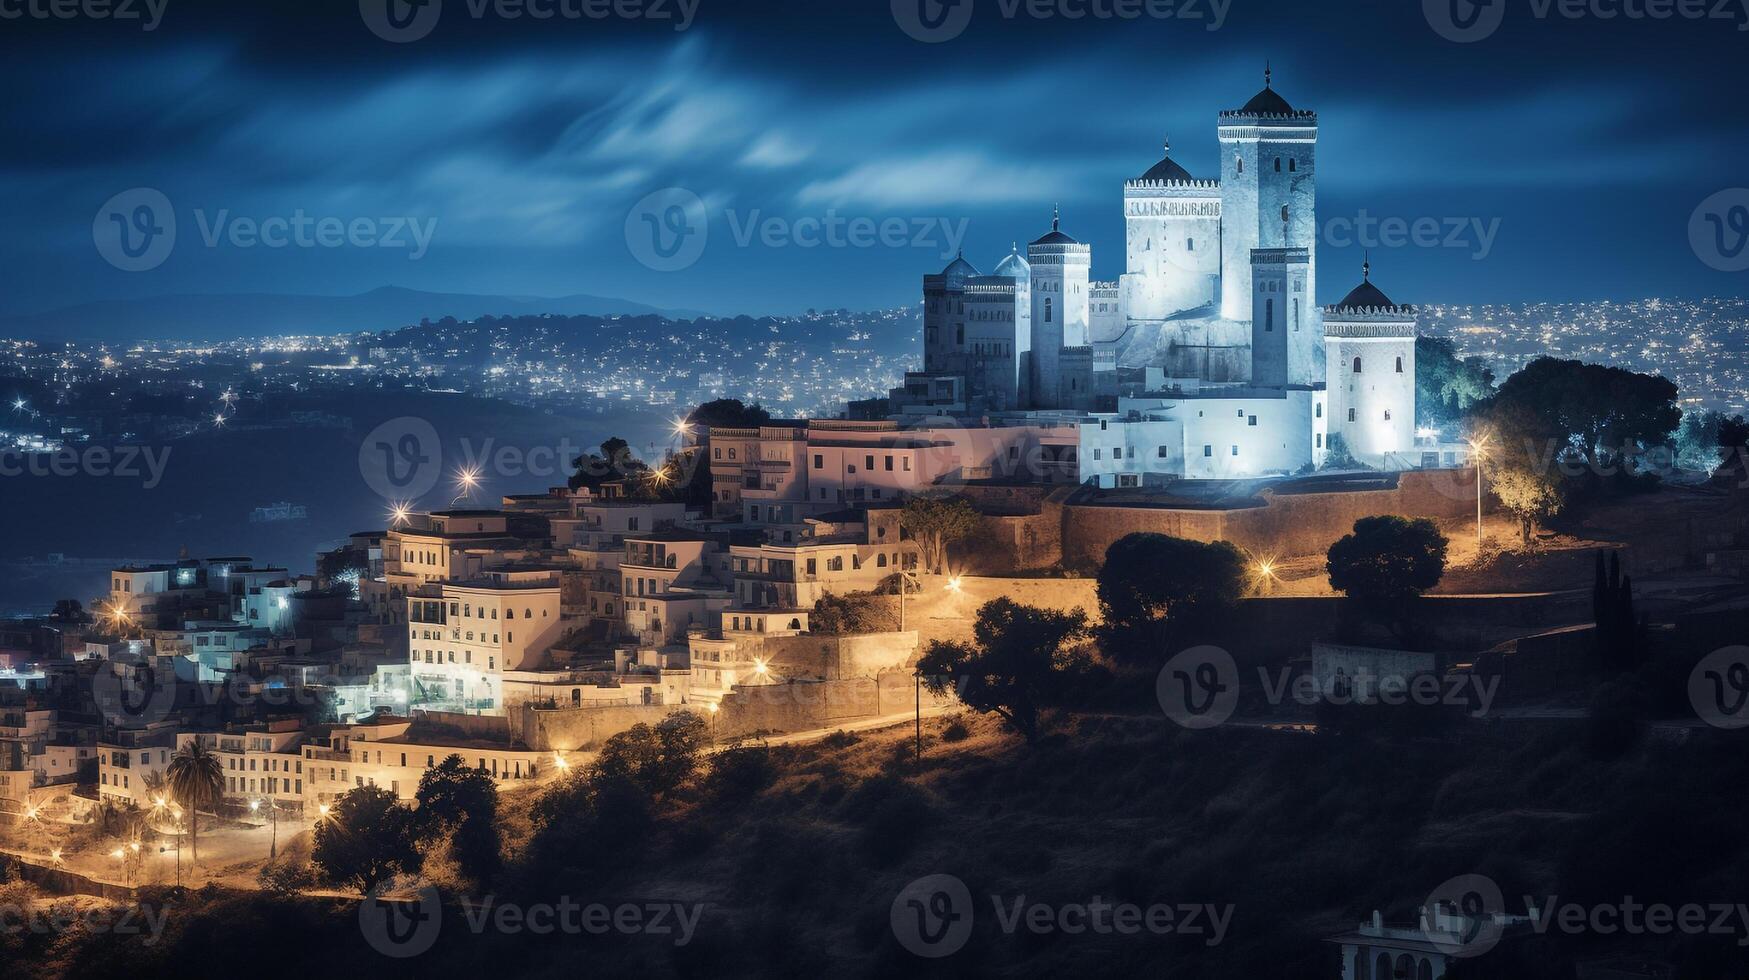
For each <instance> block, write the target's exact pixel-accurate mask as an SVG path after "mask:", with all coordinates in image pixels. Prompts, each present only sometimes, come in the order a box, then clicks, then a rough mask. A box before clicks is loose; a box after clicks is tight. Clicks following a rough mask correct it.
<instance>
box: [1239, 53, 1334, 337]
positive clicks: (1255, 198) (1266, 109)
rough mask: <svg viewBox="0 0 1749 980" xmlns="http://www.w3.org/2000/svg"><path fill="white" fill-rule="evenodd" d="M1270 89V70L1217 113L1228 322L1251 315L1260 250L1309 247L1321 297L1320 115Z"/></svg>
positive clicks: (1313, 289) (1309, 270)
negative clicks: (1236, 104)
mask: <svg viewBox="0 0 1749 980" xmlns="http://www.w3.org/2000/svg"><path fill="white" fill-rule="evenodd" d="M1272 86H1273V72H1272V71H1270V70H1269V69H1265V70H1264V73H1263V91H1261V92H1259V93H1257V95H1256V96H1255V97H1254V98H1252V99H1251V101H1250V102H1247V103H1246V104H1245V107H1244V108H1242V109H1235V110H1230V111H1226V112H1222V113H1221V115H1220V143H1221V178H1220V180H1221V316H1222V317H1224V318H1226V319H1228V320H1239V321H1248V320H1251V319H1252V314H1251V308H1250V302H1251V298H1252V296H1254V295H1255V293H1256V291H1255V289H1253V288H1252V284H1251V252H1252V251H1253V250H1255V249H1259V248H1297V249H1304V250H1305V251H1306V253H1307V256H1308V263H1307V267H1306V277H1307V284H1306V292H1307V295H1308V296H1316V295H1317V278H1318V260H1317V237H1318V220H1317V202H1318V195H1317V191H1318V183H1317V149H1318V114H1317V113H1315V112H1310V111H1304V110H1299V109H1295V108H1294V107H1293V106H1292V105H1289V104H1288V101H1287V100H1286V99H1284V98H1282V97H1281V96H1280V95H1279V94H1277V93H1276V91H1275V89H1274V88H1273V87H1272ZM1316 349H1317V346H1316V345H1313V347H1312V351H1314V352H1315V351H1316ZM1311 359H1313V360H1315V359H1316V357H1315V353H1314V354H1313V355H1311Z"/></svg>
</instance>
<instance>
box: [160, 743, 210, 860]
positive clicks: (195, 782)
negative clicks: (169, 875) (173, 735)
mask: <svg viewBox="0 0 1749 980" xmlns="http://www.w3.org/2000/svg"><path fill="white" fill-rule="evenodd" d="M165 780H166V782H167V783H168V784H169V786H170V793H171V795H172V796H173V797H174V798H175V799H176V801H177V802H178V803H181V804H182V808H183V809H184V810H187V811H188V847H189V853H190V855H191V857H190V860H191V861H193V862H195V863H198V862H199V861H200V810H201V807H206V808H208V809H211V808H212V805H213V804H214V803H217V802H218V800H219V797H220V796H222V795H223V794H224V791H225V767H224V766H222V765H220V764H219V757H218V756H216V755H214V754H213V752H212V750H211V749H209V748H207V747H206V743H204V742H202V741H201V740H200V739H198V738H197V739H195V740H194V741H192V742H190V743H188V745H186V746H184V747H183V748H182V749H181V750H180V751H178V752H177V753H176V754H175V755H173V756H171V757H170V765H169V767H168V768H167V769H166V770H165Z"/></svg>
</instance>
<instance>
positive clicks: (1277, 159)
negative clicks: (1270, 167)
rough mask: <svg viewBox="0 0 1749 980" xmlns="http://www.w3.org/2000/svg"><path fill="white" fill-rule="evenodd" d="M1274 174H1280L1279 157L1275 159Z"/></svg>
mask: <svg viewBox="0 0 1749 980" xmlns="http://www.w3.org/2000/svg"><path fill="white" fill-rule="evenodd" d="M1275 172H1276V173H1281V157H1276V158H1275Z"/></svg>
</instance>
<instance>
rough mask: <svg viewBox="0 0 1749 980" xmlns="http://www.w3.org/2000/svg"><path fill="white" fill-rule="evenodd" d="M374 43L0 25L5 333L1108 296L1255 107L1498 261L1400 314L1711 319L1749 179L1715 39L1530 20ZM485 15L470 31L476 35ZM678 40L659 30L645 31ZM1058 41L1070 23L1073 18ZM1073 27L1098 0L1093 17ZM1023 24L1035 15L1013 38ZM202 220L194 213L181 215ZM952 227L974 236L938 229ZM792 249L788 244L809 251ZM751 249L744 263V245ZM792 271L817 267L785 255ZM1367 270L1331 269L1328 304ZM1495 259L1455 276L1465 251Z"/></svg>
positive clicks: (832, 20)
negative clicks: (275, 244) (151, 225)
mask: <svg viewBox="0 0 1749 980" xmlns="http://www.w3.org/2000/svg"><path fill="white" fill-rule="evenodd" d="M443 2H444V11H443V15H442V19H441V20H440V21H439V22H438V25H437V27H436V28H435V29H434V30H433V31H432V32H431V33H430V35H429V36H428V37H425V38H424V39H422V40H419V41H417V42H415V43H409V44H401V45H396V44H389V43H386V42H384V41H382V40H381V39H379V38H377V37H376V36H374V35H373V34H371V33H370V32H369V31H368V30H367V29H366V28H365V27H364V25H363V22H362V21H361V19H360V18H359V16H358V12H357V5H356V4H355V3H351V2H340V0H336V2H333V3H296V2H287V3H281V4H266V5H245V4H219V3H200V2H194V0H169V6H168V8H167V9H166V12H165V17H164V21H163V23H162V24H160V25H159V26H158V28H157V29H156V30H153V31H151V32H149V33H147V32H143V31H140V30H138V29H132V28H129V27H128V26H126V25H124V24H121V23H116V22H98V21H75V22H61V21H39V20H29V19H25V20H0V45H3V46H4V50H5V52H6V57H5V59H4V60H3V62H0V81H4V82H5V84H6V87H7V91H8V92H9V93H13V94H14V95H15V97H14V98H11V99H9V100H7V101H6V102H5V103H4V104H3V105H0V126H4V127H5V129H6V131H7V132H8V133H9V134H10V135H11V137H12V138H10V139H8V140H6V141H4V142H0V175H3V178H4V180H3V188H4V189H3V190H0V201H3V202H4V204H5V214H6V215H7V221H6V223H5V225H4V226H3V227H0V262H3V263H4V266H5V268H7V269H8V271H9V273H11V274H10V275H9V276H8V277H7V283H8V289H7V291H6V292H5V293H4V294H0V308H5V309H11V310H26V309H39V308H44V307H50V306H59V305H65V304H70V303H75V302H81V301H85V300H88V299H94V298H103V297H111V296H127V295H142V294H152V293H166V292H183V291H196V292H233V291H238V292H240V291H262V290H274V291H296V292H326V293H339V292H353V291H362V290H365V289H369V288H371V287H374V286H377V285H381V284H384V283H394V284H399V285H407V286H413V287H418V288H428V289H443V290H456V291H481V292H487V291H490V292H520V293H537V294H554V295H556V294H564V293H574V292H592V293H597V294H619V295H625V296H627V297H629V298H633V299H639V300H643V301H647V302H652V303H656V304H659V305H664V306H671V307H687V308H697V309H710V310H718V311H731V310H733V311H743V310H745V311H755V312H757V311H767V310H780V311H788V310H797V309H802V308H806V307H809V306H840V305H847V306H853V307H862V306H884V305H894V304H899V303H909V302H914V301H915V300H916V298H917V292H918V276H920V275H921V274H922V273H923V272H926V271H933V270H935V269H937V268H939V267H940V266H941V265H942V264H944V260H943V252H944V249H946V248H947V246H949V245H952V244H958V238H957V229H960V228H962V227H963V229H964V233H965V237H964V245H965V248H966V250H967V254H968V256H969V257H971V258H972V259H973V260H974V261H975V262H978V263H979V264H990V263H993V262H994V260H995V259H996V258H997V257H998V256H999V255H1001V254H1003V253H1005V252H1006V251H1007V248H1008V246H1009V243H1010V242H1011V241H1014V240H1020V241H1022V242H1024V241H1025V240H1027V239H1028V238H1030V237H1033V236H1035V235H1036V233H1037V232H1038V231H1039V230H1040V229H1042V228H1043V227H1044V225H1045V223H1046V222H1047V221H1048V220H1049V213H1050V208H1051V207H1052V206H1053V205H1054V204H1058V203H1060V204H1061V205H1062V206H1063V210H1064V220H1065V224H1066V227H1068V228H1069V229H1070V230H1072V231H1073V232H1074V233H1075V234H1077V235H1078V236H1079V237H1082V238H1083V239H1085V240H1089V241H1091V242H1093V244H1094V249H1095V251H1094V256H1095V274H1096V275H1097V276H1099V277H1101V278H1115V277H1116V276H1117V275H1118V274H1119V273H1120V272H1121V271H1122V269H1121V262H1122V256H1121V248H1122V239H1121V231H1122V225H1121V215H1120V213H1119V200H1120V192H1121V183H1122V181H1123V180H1124V179H1125V178H1126V177H1130V176H1135V175H1137V174H1139V173H1140V172H1141V171H1142V170H1144V169H1146V168H1147V167H1148V166H1150V165H1151V164H1152V163H1153V162H1154V161H1155V160H1156V159H1158V157H1159V153H1160V150H1159V146H1160V143H1161V140H1162V138H1163V137H1164V136H1165V135H1166V134H1167V133H1170V134H1171V138H1172V143H1173V156H1174V157H1175V158H1176V159H1178V160H1179V161H1180V162H1181V163H1183V164H1184V165H1185V166H1187V167H1189V168H1190V169H1191V170H1192V171H1193V172H1197V173H1210V172H1212V171H1213V170H1214V169H1215V166H1216V148H1215V134H1214V127H1215V119H1216V113H1217V112H1218V111H1219V110H1220V109H1223V108H1231V107H1234V106H1236V105H1238V104H1240V103H1242V102H1243V101H1244V100H1245V99H1247V98H1249V97H1250V95H1251V94H1253V93H1254V92H1255V91H1256V89H1257V88H1258V87H1259V86H1260V84H1261V80H1262V79H1261V75H1262V66H1263V64H1264V62H1265V61H1266V60H1267V61H1269V62H1271V63H1272V64H1273V66H1274V69H1275V78H1276V88H1277V89H1278V90H1279V91H1281V92H1282V93H1283V94H1284V95H1286V96H1287V97H1288V98H1289V99H1291V100H1292V101H1294V102H1295V104H1296V105H1300V106H1303V107H1308V108H1315V109H1317V110H1319V111H1320V113H1321V124H1322V143H1321V146H1320V154H1321V156H1320V161H1321V167H1320V183H1321V187H1320V195H1321V200H1320V212H1321V218H1323V219H1324V221H1325V222H1326V223H1327V224H1328V223H1330V222H1332V221H1352V222H1355V223H1357V224H1363V223H1364V221H1365V220H1366V219H1367V218H1369V217H1370V218H1374V219H1378V220H1387V219H1396V220H1398V221H1401V222H1403V223H1406V224H1408V223H1415V222H1422V223H1425V222H1427V221H1430V220H1431V221H1436V222H1439V223H1440V224H1441V226H1442V227H1444V226H1447V225H1450V224H1452V223H1456V222H1465V223H1469V224H1467V225H1466V227H1471V228H1480V229H1492V234H1490V235H1487V236H1485V237H1486V239H1487V241H1486V245H1487V247H1486V249H1485V250H1484V249H1483V248H1482V247H1481V245H1482V242H1481V241H1479V240H1477V239H1479V238H1481V237H1484V236H1482V235H1481V233H1479V232H1477V233H1471V234H1470V236H1469V239H1459V240H1456V241H1455V243H1453V239H1452V238H1451V236H1449V235H1442V236H1441V240H1442V244H1441V245H1440V246H1437V247H1416V246H1413V245H1402V246H1399V247H1391V246H1390V245H1389V244H1386V243H1374V244H1376V245H1377V246H1378V247H1377V248H1375V252H1374V261H1375V266H1377V267H1378V268H1379V270H1380V275H1381V277H1383V278H1386V279H1388V281H1390V282H1391V283H1392V287H1393V288H1392V292H1393V295H1400V296H1401V297H1404V298H1408V299H1421V300H1428V301H1442V302H1463V301H1470V300H1474V301H1502V300H1513V299H1530V298H1555V299H1569V298H1586V297H1624V296H1640V295H1649V294H1696V293H1721V292H1735V291H1737V290H1738V289H1739V288H1740V283H1739V282H1737V281H1736V280H1735V279H1733V278H1732V277H1730V276H1726V275H1724V274H1721V273H1716V272H1713V271H1711V270H1709V269H1708V268H1707V267H1706V266H1704V265H1703V264H1701V263H1700V262H1699V261H1697V260H1695V258H1694V257H1693V255H1692V254H1691V253H1689V252H1688V250H1687V246H1686V237H1685V234H1686V233H1685V228H1686V226H1687V222H1688V217H1689V213H1690V211H1691V210H1692V209H1693V207H1694V205H1695V204H1697V203H1698V202H1699V201H1700V200H1701V199H1703V198H1705V197H1706V196H1707V195H1709V194H1711V193H1713V192H1714V191H1716V190H1719V189H1721V188H1725V187H1731V186H1735V185H1740V184H1742V183H1744V182H1745V178H1744V175H1743V173H1742V170H1741V166H1740V161H1741V160H1743V159H1744V150H1745V148H1746V147H1745V145H1744V144H1745V142H1749V138H1746V137H1745V135H1744V134H1745V133H1749V125H1746V124H1749V118H1745V117H1746V116H1749V109H1745V108H1744V106H1743V104H1742V103H1743V100H1741V99H1738V98H1735V97H1734V96H1731V95H1729V94H1728V93H1726V92H1725V90H1724V87H1723V86H1722V85H1721V81H1720V80H1721V79H1725V78H1729V77H1731V75H1732V73H1733V72H1734V71H1735V67H1736V64H1737V62H1738V61H1739V60H1740V59H1741V57H1742V53H1743V50H1744V45H1745V44H1749V34H1745V33H1743V32H1740V31H1739V30H1737V26H1738V25H1736V24H1733V23H1720V22H1713V21H1706V22H1696V23H1688V22H1670V23H1646V22H1633V21H1626V20H1621V19H1616V20H1602V19H1596V18H1588V19H1584V20H1578V21H1568V20H1562V19H1550V20H1538V19H1537V18H1536V17H1535V16H1534V13H1533V10H1534V9H1535V8H1534V7H1533V5H1532V4H1531V2H1530V0H1499V2H1501V3H1505V4H1507V6H1508V13H1507V19H1506V22H1505V24H1504V25H1503V26H1502V28H1501V29H1500V31H1499V32H1498V33H1497V34H1496V35H1495V36H1494V37H1491V38H1489V39H1487V40H1486V41H1483V42H1480V43H1477V44H1471V45H1460V44H1454V43H1451V42H1449V41H1447V40H1445V39H1443V38H1441V37H1440V36H1439V35H1438V34H1437V33H1436V32H1435V31H1434V30H1433V29H1432V28H1431V27H1430V26H1429V23H1428V21H1427V19H1426V18H1425V17H1424V15H1423V12H1422V5H1421V4H1419V3H1412V2H1401V0H1392V2H1386V0H1380V2H1376V3H1348V4H1337V3H1332V4H1304V3H1293V2H1286V0H1278V2H1270V3H1263V2H1255V0H1253V2H1246V0H1232V3H1231V5H1230V7H1227V6H1225V5H1224V4H1223V6H1222V7H1221V9H1222V10H1224V11H1225V14H1224V19H1223V20H1221V21H1220V29H1219V30H1208V29H1207V28H1208V27H1210V26H1211V25H1212V23H1213V20H1212V18H1213V17H1214V12H1215V9H1216V8H1215V6H1214V4H1213V0H1196V3H1194V4H1193V5H1192V6H1191V7H1188V8H1180V9H1186V10H1191V11H1193V12H1195V13H1197V14H1198V15H1199V16H1197V17H1195V18H1191V19H1180V18H1173V19H1165V20H1154V19H1141V20H1132V21H1120V20H1114V19H1099V18H1094V17H1087V18H1082V19H1077V20H1070V19H1066V18H1064V17H1062V16H1053V17H1050V18H1044V19H1038V18H1032V17H1029V16H1025V15H1024V14H1017V15H1016V16H1014V17H1012V18H1010V17H1007V16H1004V10H1005V5H1011V4H1012V2H1013V0H975V7H974V11H973V15H972V19H971V21H970V23H969V25H968V26H967V27H966V29H965V31H964V33H963V34H962V35H960V36H959V37H958V38H956V39H954V40H952V41H949V42H946V43H942V44H922V43H918V42H917V41H915V40H913V39H912V38H910V37H907V36H906V35H905V34H904V33H903V32H902V31H901V30H900V29H899V27H898V25H897V24H896V23H895V20H894V16H893V13H892V7H891V5H890V4H889V3H888V0H843V2H831V3H795V2H791V3H779V2H764V0H735V2H733V3H730V2H727V0H717V2H713V0H701V3H700V6H699V8H698V11H697V22H696V24H694V25H693V26H692V28H691V29H690V30H688V31H685V32H677V31H675V30H673V29H672V26H673V24H672V22H671V21H670V22H661V21H642V22H637V21H634V22H621V21H593V20H570V21H565V20H550V21H535V20H531V19H529V18H527V17H522V18H515V19H507V18H503V17H498V16H485V17H482V18H479V19H476V18H474V17H472V16H470V11H469V0H443ZM473 2H474V3H479V2H481V0H473ZM667 2H668V5H669V7H673V0H667ZM1064 2H1065V3H1067V4H1069V6H1068V7H1053V9H1056V10H1059V11H1060V10H1070V11H1073V10H1080V9H1111V8H1110V2H1111V0H1103V2H1104V4H1105V5H1104V6H1098V5H1095V7H1092V8H1090V7H1088V6H1087V4H1086V3H1084V2H1083V0H1064ZM1089 2H1090V0H1089ZM1017 9H1019V10H1025V9H1028V8H1026V7H1025V6H1022V7H1020V8H1017ZM138 186H145V187H154V188H157V189H160V190H162V191H164V192H165V194H166V195H168V196H169V197H170V198H171V200H172V201H173V202H174V203H175V206H176V209H177V214H178V219H179V238H178V245H177V248H176V250H175V252H174V254H173V255H172V256H171V258H170V259H169V260H168V261H167V262H165V263H164V264H163V265H162V266H160V267H158V268H156V269H153V270H152V271H150V272H144V273H132V274H130V273H123V272H120V271H118V270H116V269H114V268H111V267H110V266H109V265H107V264H106V263H105V262H104V261H103V259H102V258H101V257H100V256H99V255H98V253H97V251H96V249H95V248H94V247H93V246H92V242H91V223H92V218H93V215H94V214H95V213H96V210H97V208H98V206H99V205H100V204H102V203H103V202H104V201H105V200H107V199H108V198H110V196H111V195H113V194H115V193H117V192H118V191H122V190H125V189H127V188H131V187H138ZM671 186H678V187H683V188H686V189H688V190H690V191H692V192H693V193H696V194H697V195H698V197H699V198H700V199H701V200H702V201H703V202H704V203H705V205H706V208H707V211H708V213H709V214H710V215H711V229H710V243H709V245H708V246H707V248H706V249H705V251H704V253H703V255H702V257H701V258H700V259H699V260H698V262H697V263H696V264H694V265H692V266H690V267H689V268H687V269H685V270H684V271H680V272H670V273H662V272H656V271H653V270H651V269H649V268H647V267H646V266H644V265H642V264H640V263H639V262H638V261H637V260H636V259H635V258H634V256H633V255H632V253H631V251H630V250H629V249H628V248H627V246H626V242H625V239H624V233H623V227H624V223H625V219H626V215H627V213H628V211H629V210H630V209H632V208H633V206H634V205H635V204H636V203H637V202H638V201H639V200H640V199H642V198H643V197H644V196H645V195H647V194H649V193H650V192H652V191H654V190H657V189H660V188H664V187H671ZM197 212H198V214H197ZM300 213H301V214H305V215H310V216H318V217H339V218H343V219H347V220H352V219H360V218H362V219H395V218H413V219H417V220H422V221H435V222H436V223H437V224H436V232H435V235H434V238H433V242H432V246H431V249H430V251H429V253H428V254H425V255H424V256H422V257H421V258H419V259H418V260H417V261H413V260H410V259H409V257H408V254H407V253H406V251H404V250H400V251H397V250H390V249H381V248H356V247H338V248H308V249H305V248H283V249H273V248H264V247H252V248H240V247H234V246H232V245H230V244H227V243H226V242H223V241H221V242H220V243H219V244H217V245H215V246H214V247H207V246H206V245H205V243H204V242H203V241H202V240H201V234H200V228H199V226H200V225H201V224H202V223H206V224H210V223H211V222H213V221H215V220H217V219H218V218H219V217H220V216H223V217H224V218H225V219H227V220H234V219H237V218H243V219H248V220H265V219H269V218H273V217H289V216H292V215H294V214H300ZM853 219H863V220H864V221H867V222H870V223H873V222H880V221H892V220H900V221H904V222H906V223H907V225H908V226H910V227H913V228H921V227H924V226H927V227H930V228H934V229H937V230H936V232H935V233H934V234H931V235H921V234H918V235H910V236H907V240H906V242H905V243H904V244H903V245H902V246H900V247H889V246H882V245H876V246H874V247H844V248H837V247H831V246H829V245H821V246H818V247H804V246H802V245H799V244H795V243H793V242H790V243H788V244H773V241H774V239H772V238H770V237H768V236H767V235H765V234H762V233H760V230H761V228H762V227H763V224H764V223H770V222H772V221H775V222H778V224H776V225H775V226H774V227H776V228H777V229H778V230H780V231H783V232H785V233H786V234H793V233H794V232H795V231H797V230H798V226H797V225H796V222H804V223H805V222H808V221H810V220H812V221H817V222H822V223H829V222H831V221H834V220H836V221H851V220H853ZM962 223H963V224H962ZM800 227H801V228H804V229H805V228H806V227H808V226H807V225H806V224H803V225H801V226H800ZM749 228H752V229H753V231H752V232H751V238H750V239H749V240H748V241H747V242H746V243H745V244H743V243H741V242H739V241H737V236H738V235H745V234H749V231H748V229H749ZM804 237H806V236H805V235H804ZM1365 244H1366V243H1365V242H1364V241H1361V240H1357V236H1347V237H1344V236H1342V235H1341V234H1332V235H1331V236H1330V240H1328V241H1327V243H1326V247H1325V249H1324V252H1323V256H1322V262H1323V268H1325V269H1326V270H1328V271H1327V272H1326V273H1325V282H1324V286H1325V290H1326V292H1329V293H1331V294H1332V295H1334V294H1335V293H1336V292H1337V291H1340V289H1342V288H1344V287H1345V285H1346V283H1345V275H1344V273H1343V272H1342V271H1341V270H1343V269H1345V268H1346V267H1347V266H1348V265H1350V264H1352V265H1353V266H1356V267H1358V264H1359V252H1360V251H1361V249H1362V248H1364V247H1365ZM1484 251H1485V254H1482V255H1480V256H1479V255H1478V253H1483V252H1484Z"/></svg>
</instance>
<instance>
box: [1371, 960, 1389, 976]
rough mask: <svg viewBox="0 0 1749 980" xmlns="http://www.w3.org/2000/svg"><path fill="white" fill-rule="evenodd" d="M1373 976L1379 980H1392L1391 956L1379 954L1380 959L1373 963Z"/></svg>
mask: <svg viewBox="0 0 1749 980" xmlns="http://www.w3.org/2000/svg"><path fill="white" fill-rule="evenodd" d="M1372 975H1373V976H1374V977H1375V978H1377V980H1391V954H1389V953H1380V954H1379V956H1378V959H1376V960H1374V961H1373V971H1372Z"/></svg>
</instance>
